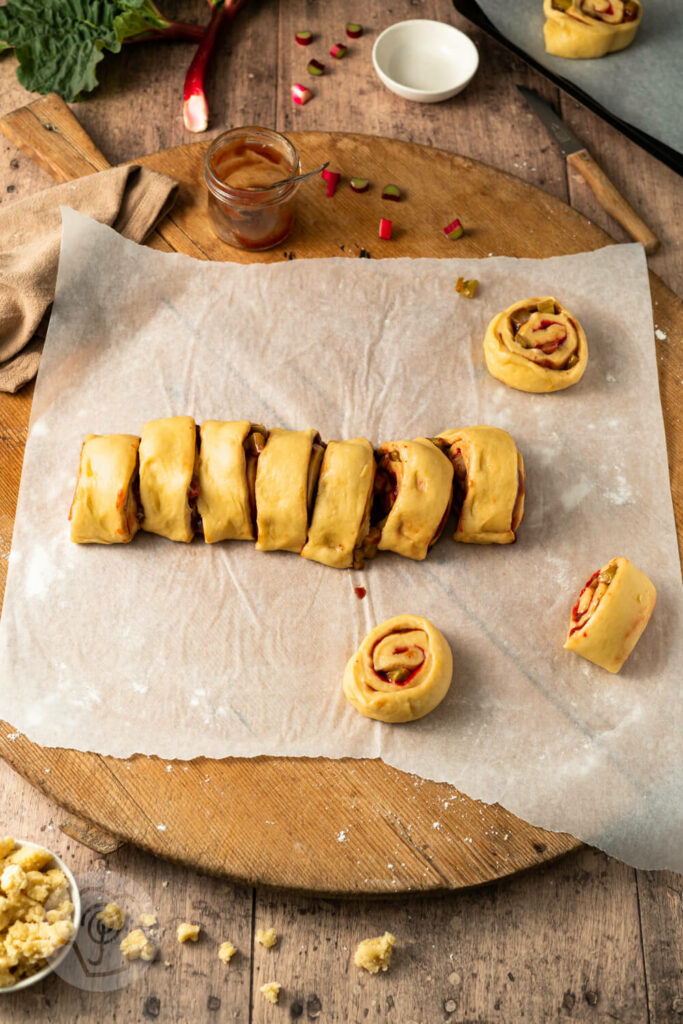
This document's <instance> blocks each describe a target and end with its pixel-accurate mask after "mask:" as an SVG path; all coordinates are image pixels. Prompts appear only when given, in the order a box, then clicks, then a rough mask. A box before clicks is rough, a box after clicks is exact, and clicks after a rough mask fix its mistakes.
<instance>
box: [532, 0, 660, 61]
mask: <svg viewBox="0 0 683 1024" xmlns="http://www.w3.org/2000/svg"><path fill="white" fill-rule="evenodd" d="M543 13H544V15H545V17H546V21H545V24H544V26H543V38H544V40H545V49H546V52H547V53H551V54H553V56H555V57H569V58H590V57H604V56H605V54H607V53H615V52H616V51H617V50H623V49H625V48H626V47H627V46H630V44H631V43H632V42H633V40H634V39H635V36H636V32H637V31H638V26H639V25H640V22H641V19H642V16H643V8H642V5H641V4H640V3H639V0H543Z"/></svg>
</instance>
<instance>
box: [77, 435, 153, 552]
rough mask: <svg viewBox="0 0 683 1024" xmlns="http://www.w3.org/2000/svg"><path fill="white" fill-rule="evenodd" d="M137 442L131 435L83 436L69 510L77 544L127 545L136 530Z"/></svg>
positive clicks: (138, 440) (138, 442)
mask: <svg viewBox="0 0 683 1024" xmlns="http://www.w3.org/2000/svg"><path fill="white" fill-rule="evenodd" d="M139 444H140V438H139V437H135V436H134V435H133V434H102V435H99V434H87V435H86V438H85V440H84V442H83V445H82V447H81V459H80V463H79V467H78V480H77V481H76V491H75V493H74V498H73V502H72V503H71V511H70V513H69V519H70V520H71V539H72V540H73V541H75V542H76V543H77V544H128V542H129V541H131V540H132V539H133V537H134V536H135V534H136V533H137V531H138V528H139V525H140V524H139V520H138V503H137V501H136V498H135V493H134V487H133V484H134V482H135V479H136V474H137V468H138V446H139Z"/></svg>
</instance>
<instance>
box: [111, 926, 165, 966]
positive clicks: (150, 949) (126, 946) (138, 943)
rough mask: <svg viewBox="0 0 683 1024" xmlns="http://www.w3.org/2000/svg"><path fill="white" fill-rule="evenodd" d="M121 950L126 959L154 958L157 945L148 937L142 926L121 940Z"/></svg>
mask: <svg viewBox="0 0 683 1024" xmlns="http://www.w3.org/2000/svg"><path fill="white" fill-rule="evenodd" d="M120 949H121V952H122V953H123V955H124V956H125V958H126V960H153V959H154V957H155V956H156V946H155V945H154V943H153V942H152V940H151V939H148V938H147V936H146V935H145V933H144V932H143V930H142V928H135V929H134V930H133V931H132V932H129V933H128V935H126V937H125V939H122V940H121V946H120Z"/></svg>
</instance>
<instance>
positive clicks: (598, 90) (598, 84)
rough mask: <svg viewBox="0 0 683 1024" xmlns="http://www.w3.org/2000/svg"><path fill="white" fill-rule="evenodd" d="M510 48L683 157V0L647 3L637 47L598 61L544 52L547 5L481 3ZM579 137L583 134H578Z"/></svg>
mask: <svg viewBox="0 0 683 1024" xmlns="http://www.w3.org/2000/svg"><path fill="white" fill-rule="evenodd" d="M477 3H478V4H479V6H480V7H481V9H482V11H483V12H484V14H485V15H486V16H487V18H489V20H490V21H491V23H492V24H493V25H495V27H496V28H497V29H498V31H499V32H501V33H502V34H503V35H504V36H505V37H506V38H507V39H509V40H510V42H511V43H514V44H515V46H519V48H520V49H521V50H524V52H525V53H527V54H528V55H529V56H530V57H533V58H534V60H536V61H538V63H539V64H541V65H542V67H544V68H547V69H548V71H552V72H553V74H555V75H560V76H561V77H562V78H565V79H568V80H569V81H570V82H572V83H573V84H574V85H577V86H579V88H580V89H583V91H584V92H585V93H587V94H588V95H589V96H592V97H593V99H594V100H597V101H598V103H600V104H602V106H603V107H604V108H605V109H606V110H609V112H610V113H611V114H613V115H614V116H615V117H618V118H620V119H621V120H622V121H626V122H627V123H628V124H632V125H633V126H634V127H636V128H639V129H640V130H641V131H643V132H646V133H647V134H648V135H651V136H653V138H655V139H659V141H660V142H663V143H664V144H665V145H667V146H670V147H671V148H672V149H674V150H676V151H677V152H678V153H683V118H681V113H680V105H679V104H678V103H675V102H672V99H673V97H674V96H680V94H681V89H682V88H683V70H682V65H681V48H683V18H682V17H681V4H680V0H647V2H646V3H644V4H643V20H642V22H641V24H640V26H639V27H638V32H637V34H636V38H635V40H634V41H633V43H632V44H631V45H630V46H629V47H627V48H626V49H625V50H621V51H619V52H618V53H610V54H609V55H608V56H606V57H599V58H597V59H593V60H569V59H566V58H564V57H553V56H552V55H551V54H548V53H546V52H545V44H544V42H543V23H544V22H545V17H544V14H543V0H516V2H515V3H510V0H477ZM577 134H578V135H579V137H581V133H580V132H579V130H578V129H577Z"/></svg>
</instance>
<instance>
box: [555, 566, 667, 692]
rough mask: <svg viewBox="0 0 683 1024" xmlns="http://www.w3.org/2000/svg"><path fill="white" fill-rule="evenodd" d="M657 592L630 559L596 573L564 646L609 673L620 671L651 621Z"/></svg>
mask: <svg viewBox="0 0 683 1024" xmlns="http://www.w3.org/2000/svg"><path fill="white" fill-rule="evenodd" d="M656 601H657V591H656V590H655V588H654V585H653V584H652V583H651V581H650V580H649V579H648V578H647V576H646V575H645V573H642V572H641V571H640V570H639V569H636V567H635V565H633V564H632V563H631V562H629V560H628V558H621V557H618V558H612V559H611V560H610V561H609V562H608V563H607V565H603V567H602V569H598V570H597V572H594V573H593V575H592V576H591V578H590V579H589V580H588V582H587V583H586V585H585V587H584V588H583V590H582V591H581V593H580V594H579V599H578V601H577V602H576V604H575V605H574V607H573V609H572V618H571V624H570V626H569V633H568V635H567V640H566V642H565V644H564V646H565V648H566V649H567V650H568V651H574V652H575V653H576V654H580V655H581V657H582V658H587V659H588V661H592V662H593V663H594V664H595V665H599V666H600V667H601V668H606V669H607V671H608V672H618V671H619V669H620V668H621V666H622V665H623V664H624V662H625V661H626V659H627V658H628V656H629V654H630V653H631V651H632V650H633V648H634V647H635V646H636V644H637V643H638V641H639V640H640V637H641V636H642V633H643V630H644V629H645V627H646V626H647V624H648V622H649V621H650V616H651V615H652V612H653V611H654V607H655V603H656Z"/></svg>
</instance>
